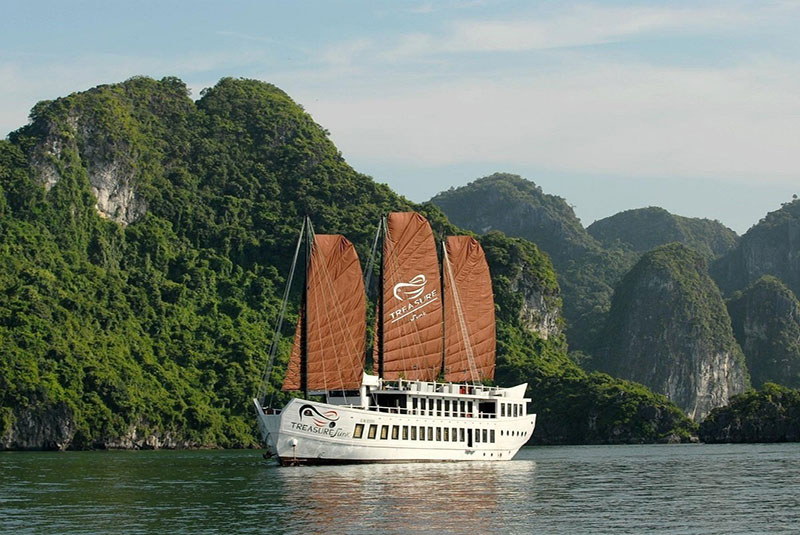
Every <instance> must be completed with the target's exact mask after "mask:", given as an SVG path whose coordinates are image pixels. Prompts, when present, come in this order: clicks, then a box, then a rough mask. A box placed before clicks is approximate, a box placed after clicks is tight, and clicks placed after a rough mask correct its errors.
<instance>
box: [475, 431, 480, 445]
mask: <svg viewBox="0 0 800 535" xmlns="http://www.w3.org/2000/svg"><path fill="white" fill-rule="evenodd" d="M480 441H481V430H480V429H476V430H475V442H480Z"/></svg>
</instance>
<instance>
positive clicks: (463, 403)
mask: <svg viewBox="0 0 800 535" xmlns="http://www.w3.org/2000/svg"><path fill="white" fill-rule="evenodd" d="M465 412H467V411H466V404H465V402H464V400H463V399H462V400H461V416H464V413H465Z"/></svg>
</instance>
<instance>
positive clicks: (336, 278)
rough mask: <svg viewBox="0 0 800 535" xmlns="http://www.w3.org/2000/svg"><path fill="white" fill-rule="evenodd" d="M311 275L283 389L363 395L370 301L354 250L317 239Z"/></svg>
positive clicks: (328, 238) (332, 237) (331, 237)
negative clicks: (367, 299)
mask: <svg viewBox="0 0 800 535" xmlns="http://www.w3.org/2000/svg"><path fill="white" fill-rule="evenodd" d="M306 273H307V274H306V289H305V298H304V306H303V307H302V309H301V316H300V318H299V319H298V325H297V330H296V333H295V341H294V345H293V347H292V354H291V357H290V360H289V366H288V369H287V375H286V378H285V379H284V384H283V389H284V390H297V389H304V390H305V389H307V390H313V391H330V390H354V389H357V388H359V386H360V385H361V379H362V372H363V369H364V356H365V355H364V352H365V346H366V296H365V293H364V279H363V275H362V272H361V265H360V263H359V261H358V255H357V253H356V250H355V248H354V247H353V244H352V243H350V241H348V240H347V239H346V238H345V237H344V236H341V235H339V234H317V235H315V236H314V238H313V242H312V246H311V254H310V258H309V261H308V266H307V272H306ZM304 322H305V324H304ZM303 346H305V347H303Z"/></svg>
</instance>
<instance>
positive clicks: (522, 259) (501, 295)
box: [481, 232, 564, 340]
mask: <svg viewBox="0 0 800 535" xmlns="http://www.w3.org/2000/svg"><path fill="white" fill-rule="evenodd" d="M481 245H482V246H483V248H484V250H485V251H486V259H487V261H488V263H489V267H490V269H491V271H492V277H493V280H494V285H493V286H494V291H495V302H496V303H497V304H498V305H499V306H501V307H502V308H503V310H502V312H510V311H511V310H514V311H515V313H516V318H513V319H514V320H519V322H520V323H521V325H522V326H523V327H524V328H525V329H527V330H529V331H530V332H532V333H534V334H536V335H537V336H539V337H541V338H542V339H544V340H547V339H548V338H558V337H560V336H561V334H562V331H563V323H564V320H563V319H562V317H561V292H560V290H559V287H558V284H557V283H556V280H555V273H554V272H553V266H552V264H550V261H549V259H548V258H547V257H546V256H545V255H543V254H542V253H541V252H540V251H539V250H538V249H537V248H536V246H535V245H533V244H532V243H530V242H528V241H525V240H520V239H514V238H507V237H506V236H504V235H503V234H502V233H500V232H490V233H488V234H486V235H485V236H483V237H482V238H481ZM500 303H504V304H507V305H512V306H511V307H508V306H504V305H501V304H500ZM501 315H502V314H501ZM509 319H511V318H509Z"/></svg>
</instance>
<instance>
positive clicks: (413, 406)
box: [411, 398, 419, 414]
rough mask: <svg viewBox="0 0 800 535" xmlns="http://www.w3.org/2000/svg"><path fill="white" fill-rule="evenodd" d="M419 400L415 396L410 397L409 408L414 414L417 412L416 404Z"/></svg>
mask: <svg viewBox="0 0 800 535" xmlns="http://www.w3.org/2000/svg"><path fill="white" fill-rule="evenodd" d="M418 403H419V400H418V399H417V398H411V410H412V411H414V414H417V404H418Z"/></svg>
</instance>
